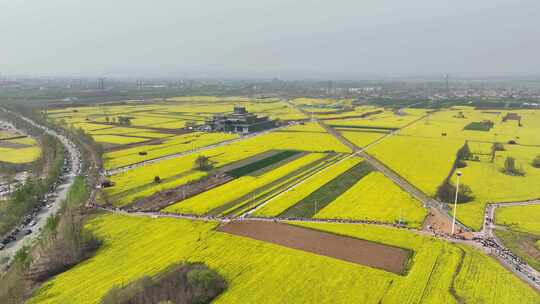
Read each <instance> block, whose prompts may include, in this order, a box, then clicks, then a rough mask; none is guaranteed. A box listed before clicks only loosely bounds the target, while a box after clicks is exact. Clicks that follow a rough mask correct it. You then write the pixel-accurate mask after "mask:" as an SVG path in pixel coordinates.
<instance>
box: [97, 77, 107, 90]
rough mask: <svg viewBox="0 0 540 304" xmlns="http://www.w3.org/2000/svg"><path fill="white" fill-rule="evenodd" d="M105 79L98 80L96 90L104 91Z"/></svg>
mask: <svg viewBox="0 0 540 304" xmlns="http://www.w3.org/2000/svg"><path fill="white" fill-rule="evenodd" d="M105 79H106V78H105V77H100V78H98V89H100V90H102V91H104V90H105Z"/></svg>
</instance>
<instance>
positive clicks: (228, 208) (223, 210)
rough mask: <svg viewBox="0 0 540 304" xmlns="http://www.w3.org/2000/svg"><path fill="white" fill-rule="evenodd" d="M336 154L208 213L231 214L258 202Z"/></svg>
mask: <svg viewBox="0 0 540 304" xmlns="http://www.w3.org/2000/svg"><path fill="white" fill-rule="evenodd" d="M334 156H335V155H334V154H332V155H327V156H325V157H323V158H322V159H319V160H316V161H315V162H312V163H310V164H307V165H305V166H303V167H302V168H299V169H298V170H295V171H293V172H291V173H289V174H287V175H286V176H283V177H281V178H279V179H277V180H275V181H272V182H270V183H268V184H266V185H264V186H262V187H260V188H257V189H255V190H254V191H252V192H250V193H247V194H245V195H243V196H241V197H239V198H237V199H235V200H233V201H230V202H228V203H227V204H224V205H222V206H219V207H217V208H214V209H212V210H210V212H208V213H207V214H206V215H213V216H217V215H231V213H232V212H234V211H236V210H237V209H239V208H241V207H243V206H244V205H245V204H247V203H253V202H257V200H258V199H259V198H260V197H261V196H262V195H265V194H266V193H267V191H271V190H272V189H274V188H275V187H279V186H280V185H281V184H283V183H284V182H286V181H288V180H290V179H291V178H295V177H297V176H298V175H301V174H304V173H307V172H309V171H311V170H313V169H316V168H318V166H319V165H324V163H325V162H326V161H328V160H329V159H331V158H332V157H334Z"/></svg>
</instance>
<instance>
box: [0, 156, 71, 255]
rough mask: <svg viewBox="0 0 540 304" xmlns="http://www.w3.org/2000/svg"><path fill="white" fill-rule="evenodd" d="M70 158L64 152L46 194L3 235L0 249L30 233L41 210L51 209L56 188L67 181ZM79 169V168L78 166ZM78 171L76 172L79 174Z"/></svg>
mask: <svg viewBox="0 0 540 304" xmlns="http://www.w3.org/2000/svg"><path fill="white" fill-rule="evenodd" d="M77 157H78V158H79V163H80V161H81V159H80V156H77ZM71 162H72V161H71V159H70V158H69V153H67V152H66V155H65V158H64V165H63V167H62V172H61V173H60V176H59V177H58V179H57V180H56V181H55V182H54V183H53V184H52V185H51V186H50V187H49V190H48V192H47V194H46V195H45V196H43V197H40V198H39V200H38V203H37V204H36V205H35V206H34V207H33V208H32V209H31V210H30V212H29V213H28V214H26V215H25V216H24V217H23V218H22V221H21V223H20V224H19V225H18V226H17V227H15V228H14V229H13V230H12V231H11V232H10V233H9V234H8V235H7V236H5V237H4V238H3V239H2V240H0V251H1V250H3V249H4V248H6V246H7V245H8V244H10V243H12V242H15V241H16V240H18V239H19V238H22V237H24V236H26V235H29V234H31V233H32V229H34V226H36V225H37V223H38V220H39V215H40V213H42V211H44V210H47V209H51V208H52V207H53V204H54V201H55V200H56V198H57V197H58V194H56V190H57V188H58V187H59V186H60V185H62V184H65V183H66V182H67V181H68V177H67V175H68V174H69V172H70V170H71V165H72V163H71ZM79 171H80V168H79ZM79 173H80V172H77V174H79Z"/></svg>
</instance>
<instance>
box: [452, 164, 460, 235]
mask: <svg viewBox="0 0 540 304" xmlns="http://www.w3.org/2000/svg"><path fill="white" fill-rule="evenodd" d="M460 176H461V171H458V172H457V181H456V197H455V199H454V217H453V219H452V235H454V227H455V225H456V209H457V200H458V193H459V177H460Z"/></svg>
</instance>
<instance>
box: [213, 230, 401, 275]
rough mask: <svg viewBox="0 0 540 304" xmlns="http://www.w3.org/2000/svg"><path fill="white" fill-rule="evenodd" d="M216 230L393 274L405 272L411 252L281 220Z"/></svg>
mask: <svg viewBox="0 0 540 304" xmlns="http://www.w3.org/2000/svg"><path fill="white" fill-rule="evenodd" d="M219 230H220V231H222V232H226V233H230V234H234V235H238V236H243V237H248V238H252V239H256V240H259V241H264V242H269V243H273V244H277V245H281V246H285V247H289V248H293V249H298V250H303V251H307V252H311V253H315V254H318V255H324V256H327V257H332V258H335V259H339V260H344V261H347V262H352V263H356V264H361V265H366V266H370V267H374V268H378V269H382V270H386V271H390V272H393V273H396V274H401V273H403V272H404V270H405V266H406V265H407V261H408V259H409V256H410V251H409V250H407V249H404V248H398V247H393V246H388V245H383V244H379V243H375V242H370V241H365V240H360V239H355V238H352V237H346V236H340V235H336V234H332V233H327V232H322V231H317V230H313V229H308V228H302V227H298V226H293V225H288V224H284V223H273V222H262V221H245V220H244V221H232V222H229V223H227V224H225V225H223V226H221V227H220V228H219Z"/></svg>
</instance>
